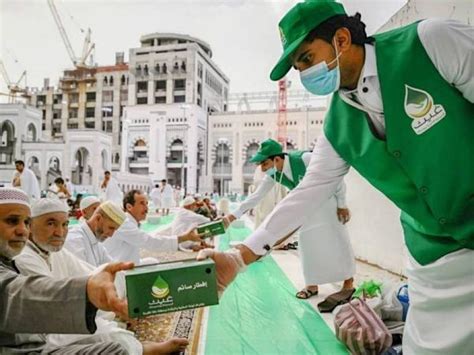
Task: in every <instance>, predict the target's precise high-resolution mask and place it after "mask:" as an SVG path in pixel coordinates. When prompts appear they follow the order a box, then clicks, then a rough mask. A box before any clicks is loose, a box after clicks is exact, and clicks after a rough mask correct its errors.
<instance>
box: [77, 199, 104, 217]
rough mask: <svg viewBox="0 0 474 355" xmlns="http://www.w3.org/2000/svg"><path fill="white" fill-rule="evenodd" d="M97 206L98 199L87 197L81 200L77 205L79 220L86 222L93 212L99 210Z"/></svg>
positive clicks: (98, 203)
mask: <svg viewBox="0 0 474 355" xmlns="http://www.w3.org/2000/svg"><path fill="white" fill-rule="evenodd" d="M99 205H100V200H99V198H98V197H95V196H87V197H84V198H83V199H81V203H80V204H79V210H80V211H81V214H82V216H81V218H80V219H79V220H80V221H82V220H86V221H88V220H89V219H90V218H91V217H92V215H93V214H94V212H95V210H96V209H97V208H99Z"/></svg>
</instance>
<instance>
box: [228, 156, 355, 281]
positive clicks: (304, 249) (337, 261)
mask: <svg viewBox="0 0 474 355" xmlns="http://www.w3.org/2000/svg"><path fill="white" fill-rule="evenodd" d="M302 159H303V162H304V164H305V165H306V166H308V165H309V163H310V160H311V153H309V152H308V153H304V154H303V156H302ZM283 174H284V175H285V176H286V177H287V178H288V179H289V180H291V181H294V179H293V174H292V172H291V166H290V163H289V158H288V157H285V160H284V163H283ZM278 183H279V182H277V181H275V180H274V179H273V178H271V177H269V176H265V178H264V179H263V181H262V183H261V184H260V185H259V187H258V188H257V190H256V191H255V192H254V193H253V194H252V195H250V196H249V197H248V198H247V199H246V200H245V201H244V202H243V203H242V204H241V205H240V207H239V208H238V209H237V210H236V211H234V212H233V213H232V214H233V215H234V216H235V217H237V218H240V216H242V215H243V214H244V213H245V212H247V211H249V210H251V209H252V208H254V207H255V206H256V205H257V204H258V203H259V202H260V201H261V200H262V199H263V198H264V197H265V196H266V195H267V194H268V193H269V192H270V191H271V190H272V189H273V188H274V187H275V185H276V184H278ZM345 195H346V187H345V184H344V182H341V183H340V184H339V186H338V189H337V190H336V192H335V194H334V195H333V196H331V197H330V198H329V199H328V200H327V201H326V202H325V203H324V204H323V206H321V208H320V209H319V210H318V211H317V212H316V213H314V214H312V215H311V218H310V219H307V220H306V222H305V223H304V225H303V226H302V227H301V229H300V233H299V235H300V237H299V241H300V248H299V250H300V256H301V264H302V268H303V275H304V278H305V283H306V285H308V286H309V285H319V284H324V283H329V282H336V281H342V280H346V279H348V278H351V277H352V276H354V274H355V258H354V252H353V250H352V245H351V242H350V239H349V234H348V232H347V227H346V226H345V225H343V224H342V223H341V222H340V221H339V219H338V218H337V208H346V199H345Z"/></svg>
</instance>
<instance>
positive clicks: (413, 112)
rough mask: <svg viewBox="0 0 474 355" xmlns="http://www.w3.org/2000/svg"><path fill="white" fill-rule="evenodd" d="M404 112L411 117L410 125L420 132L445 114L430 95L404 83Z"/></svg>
mask: <svg viewBox="0 0 474 355" xmlns="http://www.w3.org/2000/svg"><path fill="white" fill-rule="evenodd" d="M405 112H406V114H407V115H408V116H409V117H410V118H411V119H413V122H412V124H411V127H412V128H413V130H414V131H415V133H416V134H418V135H419V134H422V133H424V132H426V131H427V130H428V129H430V128H431V127H433V126H434V125H435V124H436V123H437V122H439V121H441V119H443V118H444V116H446V111H445V109H444V107H443V106H442V105H435V104H434V102H433V98H432V97H431V95H430V94H429V93H428V92H426V91H424V90H421V89H416V88H414V87H411V86H408V85H406V84H405Z"/></svg>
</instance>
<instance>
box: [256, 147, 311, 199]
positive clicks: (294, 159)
mask: <svg viewBox="0 0 474 355" xmlns="http://www.w3.org/2000/svg"><path fill="white" fill-rule="evenodd" d="M304 153H306V152H305V151H303V150H293V151H291V152H289V153H287V154H286V155H287V158H288V164H289V165H290V170H291V175H292V179H290V178H289V177H288V176H286V175H285V174H284V173H283V172H281V171H276V172H275V173H274V174H273V175H271V176H270V177H271V178H272V179H274V180H275V181H278V182H279V183H280V184H282V185H283V186H285V187H286V188H288V189H289V190H293V189H294V188H295V187H296V186H298V184H299V183H300V181H301V180H303V177H304V174H306V165H305V163H304V161H303V154H304ZM279 154H283V148H282V146H281V144H280V143H278V142H277V141H275V140H273V139H267V140H265V141H263V142H262V144H260V149H259V150H258V152H257V153H256V154H255V155H254V156H253V157H252V159H250V162H252V163H256V164H261V163H263V162H264V161H265V160H267V159H269V158H270V157H274V156H275V155H279Z"/></svg>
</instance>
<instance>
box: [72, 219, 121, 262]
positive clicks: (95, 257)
mask: <svg viewBox="0 0 474 355" xmlns="http://www.w3.org/2000/svg"><path fill="white" fill-rule="evenodd" d="M64 247H65V248H67V249H68V250H69V251H70V252H71V253H73V254H74V255H75V256H77V257H78V258H79V259H81V260H84V261H86V262H87V263H89V264H91V265H93V266H96V267H97V266H99V265H102V264H105V263H109V262H111V261H112V258H111V256H110V255H109V253H108V252H107V250H106V249H105V248H104V245H103V243H102V242H100V241H99V240H98V239H97V237H96V236H95V235H94V232H93V231H92V230H91V229H90V227H89V225H88V224H87V222H86V221H85V220H82V221H80V222H79V225H77V226H74V227H72V228H70V229H69V232H68V234H67V238H66V242H65V243H64Z"/></svg>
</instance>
